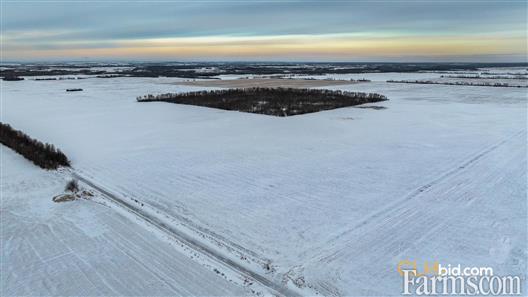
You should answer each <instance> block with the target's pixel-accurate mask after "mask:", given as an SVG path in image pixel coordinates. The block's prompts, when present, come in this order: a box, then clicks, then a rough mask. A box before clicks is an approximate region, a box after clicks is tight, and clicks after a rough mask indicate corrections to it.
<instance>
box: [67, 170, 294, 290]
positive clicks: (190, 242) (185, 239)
mask: <svg viewBox="0 0 528 297" xmlns="http://www.w3.org/2000/svg"><path fill="white" fill-rule="evenodd" d="M72 175H73V176H74V177H75V178H77V179H78V180H79V181H81V182H83V183H85V184H86V185H88V186H90V187H92V188H94V189H95V190H97V191H99V192H100V193H101V194H103V195H104V196H105V197H106V198H107V199H109V200H110V201H111V202H113V203H114V204H117V205H118V206H119V207H121V208H123V209H125V210H126V211H128V212H130V213H132V214H133V215H135V216H136V217H138V218H139V219H141V220H143V221H145V222H146V223H148V224H149V225H151V226H154V227H155V228H157V229H158V230H160V231H162V232H163V233H165V234H167V235H169V236H171V237H173V238H175V239H176V240H177V241H179V242H182V243H184V244H185V245H187V246H188V247H190V248H191V249H193V250H194V251H196V252H199V253H201V254H203V255H205V256H208V257H209V258H212V259H214V260H216V261H218V262H220V263H222V264H223V265H225V266H227V267H229V268H231V269H232V270H233V271H234V272H236V273H237V274H239V275H241V276H243V277H246V278H250V279H253V280H254V281H255V282H258V283H260V284H261V285H262V286H264V287H266V288H268V289H269V290H270V292H273V293H274V294H277V295H281V296H301V295H300V294H298V293H297V292H295V291H293V290H291V289H289V288H287V287H285V286H283V285H280V284H277V283H275V282H273V281H271V280H269V279H267V278H266V277H265V276H263V275H261V274H259V273H258V272H255V271H252V270H250V269H248V268H245V267H243V266H242V265H241V264H239V263H237V262H235V261H233V260H231V259H229V258H228V257H225V256H223V255H221V254H220V253H218V252H217V251H215V250H214V249H213V248H211V247H209V246H207V245H206V244H204V243H202V242H200V241H199V240H197V239H196V238H193V237H191V236H190V235H188V234H185V233H184V232H181V231H180V230H178V229H176V228H174V227H172V226H170V225H169V224H166V223H165V222H163V221H162V220H161V219H159V218H156V217H155V216H152V215H149V214H147V213H145V212H143V211H142V210H141V209H139V208H138V207H136V206H134V205H132V204H130V203H127V202H126V201H125V200H124V199H121V198H119V197H117V196H116V195H114V194H112V193H111V192H110V191H108V190H106V189H104V188H103V187H101V186H99V185H97V184H95V183H93V182H92V181H91V180H89V179H87V178H85V177H83V176H81V175H79V174H78V173H76V172H72Z"/></svg>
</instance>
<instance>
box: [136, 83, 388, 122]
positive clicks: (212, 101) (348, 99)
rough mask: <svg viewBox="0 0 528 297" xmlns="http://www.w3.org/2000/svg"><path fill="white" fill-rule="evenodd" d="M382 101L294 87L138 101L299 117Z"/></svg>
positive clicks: (376, 96)
mask: <svg viewBox="0 0 528 297" xmlns="http://www.w3.org/2000/svg"><path fill="white" fill-rule="evenodd" d="M384 100H387V97H385V96H383V95H380V94H375V93H361V92H343V91H331V90H319V89H294V88H244V89H224V90H213V91H199V92H190V93H180V94H173V93H167V94H161V95H156V96H154V95H150V94H149V95H145V96H141V97H138V98H137V101H139V102H152V101H163V102H170V103H178V104H188V105H197V106H205V107H212V108H219V109H225V110H237V111H242V112H251V113H258V114H266V115H273V116H292V115H299V114H305V113H311V112H317V111H322V110H330V109H335V108H341V107H347V106H353V105H359V104H364V103H370V102H379V101H384Z"/></svg>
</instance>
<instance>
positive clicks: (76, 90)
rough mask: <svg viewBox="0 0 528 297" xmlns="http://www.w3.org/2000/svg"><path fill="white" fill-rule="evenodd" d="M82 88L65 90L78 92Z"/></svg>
mask: <svg viewBox="0 0 528 297" xmlns="http://www.w3.org/2000/svg"><path fill="white" fill-rule="evenodd" d="M82 90H83V89H66V92H80V91H82Z"/></svg>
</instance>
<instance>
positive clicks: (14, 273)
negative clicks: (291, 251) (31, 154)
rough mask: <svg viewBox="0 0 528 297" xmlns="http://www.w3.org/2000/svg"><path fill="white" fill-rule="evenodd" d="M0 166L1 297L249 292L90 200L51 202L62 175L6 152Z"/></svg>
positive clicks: (59, 187) (203, 294) (221, 294)
mask: <svg viewBox="0 0 528 297" xmlns="http://www.w3.org/2000/svg"><path fill="white" fill-rule="evenodd" d="M1 160H2V182H1V183H0V186H1V188H0V190H1V191H2V205H1V211H2V217H1V225H2V232H1V233H0V234H1V237H0V240H1V242H2V262H1V265H2V270H1V273H2V278H1V283H0V289H1V290H0V295H2V296H140V295H145V296H147V295H150V296H152V295H158V296H162V295H165V296H169V295H179V296H189V295H196V296H210V295H211V296H225V295H245V294H248V293H247V292H245V291H244V290H243V288H241V287H239V286H236V285H234V284H232V283H231V282H228V281H227V280H225V279H224V278H221V277H220V276H218V275H217V274H215V273H214V272H213V271H210V270H209V269H207V268H205V267H203V266H202V265H200V264H199V263H196V262H195V261H193V260H192V259H190V258H189V257H188V256H186V255H184V254H183V253H182V252H180V251H179V250H178V248H177V247H174V246H172V245H170V244H169V243H168V242H167V241H164V240H163V239H162V238H159V237H157V236H156V234H154V233H151V232H149V231H148V230H147V229H146V228H145V227H144V226H141V225H139V224H137V223H135V222H134V221H133V220H131V219H129V218H127V217H125V216H122V215H121V214H118V213H116V212H115V211H113V210H112V209H110V208H108V207H105V206H103V205H101V204H99V203H97V202H95V201H97V200H96V199H97V197H94V198H93V200H92V201H89V200H77V201H75V202H63V203H55V202H52V200H51V197H53V196H55V195H57V194H60V193H61V192H62V191H63V189H64V185H65V183H66V180H65V179H64V174H61V173H54V172H47V171H44V170H41V169H40V168H37V167H35V166H34V165H33V164H32V163H30V162H29V161H27V160H25V159H24V158H23V157H21V156H19V155H17V154H16V153H15V152H13V151H11V150H10V149H6V148H5V147H2V159H1ZM182 267H185V269H182Z"/></svg>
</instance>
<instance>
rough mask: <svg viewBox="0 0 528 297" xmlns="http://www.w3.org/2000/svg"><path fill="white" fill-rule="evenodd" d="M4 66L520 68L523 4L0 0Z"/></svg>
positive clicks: (505, 0)
mask: <svg viewBox="0 0 528 297" xmlns="http://www.w3.org/2000/svg"><path fill="white" fill-rule="evenodd" d="M0 6H1V18H0V20H1V50H2V51H1V53H2V60H3V61H66V60H76V61H101V60H103V61H132V60H141V61H358V62H362V61H371V62H376V61H381V62H386V61H394V62H436V61H438V62H451V61H454V62H526V61H527V58H526V55H527V1H525V0H521V1H519V0H502V1H493V0H482V1H476V0H459V1H456V0H437V1H432V0H423V1H418V0H399V1H395V0H371V1H367V0H329V1H315V0H309V1H300V0H285V1H280V0H265V1H264V0H253V1H237V0H216V1H215V0H198V1H196V0H195V1H181V0H158V1H141V0H130V1H124V0H117V1H115V0H114V1H103V0H95V1H80V0H79V1H67V0H1V4H0Z"/></svg>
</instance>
